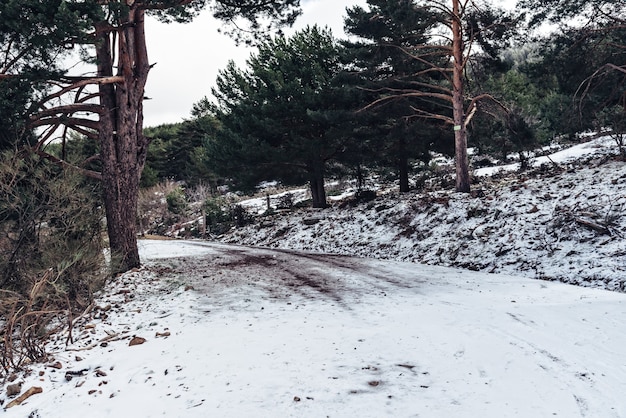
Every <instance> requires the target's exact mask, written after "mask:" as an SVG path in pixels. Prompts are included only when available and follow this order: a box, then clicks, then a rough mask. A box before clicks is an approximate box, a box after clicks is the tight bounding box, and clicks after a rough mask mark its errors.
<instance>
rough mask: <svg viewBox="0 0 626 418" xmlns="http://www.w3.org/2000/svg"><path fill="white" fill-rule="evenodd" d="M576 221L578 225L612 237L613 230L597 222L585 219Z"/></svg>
mask: <svg viewBox="0 0 626 418" xmlns="http://www.w3.org/2000/svg"><path fill="white" fill-rule="evenodd" d="M575 220H576V223H577V224H580V225H582V226H586V227H587V228H590V229H593V230H594V231H597V232H600V233H601V234H605V235H611V230H610V229H609V228H607V227H606V226H604V225H601V224H599V223H597V222H594V221H591V220H589V219H585V218H576V219H575Z"/></svg>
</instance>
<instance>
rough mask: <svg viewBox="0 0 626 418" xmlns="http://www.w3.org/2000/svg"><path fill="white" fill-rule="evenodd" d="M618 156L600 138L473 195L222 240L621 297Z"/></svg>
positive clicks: (362, 210)
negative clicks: (608, 292)
mask: <svg viewBox="0 0 626 418" xmlns="http://www.w3.org/2000/svg"><path fill="white" fill-rule="evenodd" d="M616 152H617V150H616V147H615V145H614V144H613V142H612V141H611V139H610V138H608V137H601V138H597V139H594V140H590V141H588V142H585V143H583V144H579V145H576V146H574V147H572V148H569V149H565V150H561V151H557V152H556V153H553V154H551V155H549V156H545V157H541V158H543V159H540V158H537V159H536V161H535V163H536V164H539V163H540V162H541V161H543V160H544V159H545V160H546V161H551V162H550V163H549V164H543V165H542V164H539V165H538V166H537V168H536V169H534V170H531V171H527V172H522V173H518V172H515V173H509V172H507V171H506V170H504V171H502V170H500V169H496V168H489V170H490V171H491V172H494V173H495V172H497V171H500V173H499V174H498V175H495V174H492V175H490V176H482V177H479V183H477V184H474V185H473V186H472V187H473V189H474V190H475V192H476V193H474V194H464V193H455V192H454V191H452V190H451V189H450V188H448V189H447V190H441V188H435V189H432V190H425V191H421V192H413V193H408V194H401V195H400V194H398V193H387V194H383V195H381V196H379V197H378V198H377V199H376V200H374V201H371V202H364V203H360V204H334V205H332V206H331V207H330V208H328V209H325V210H323V211H319V210H308V211H307V210H300V211H296V212H290V213H276V214H273V215H271V216H266V217H264V218H263V220H262V221H261V222H256V223H254V224H252V225H248V226H246V227H244V228H237V229H234V230H233V231H231V232H230V233H228V234H225V235H224V236H222V237H220V238H219V239H220V241H221V242H224V243H237V244H245V245H255V246H265V247H271V248H282V249H299V250H306V251H314V252H326V253H332V254H343V255H351V256H360V257H374V258H379V259H388V260H396V261H412V262H418V263H425V264H430V265H439V266H450V267H452V266H454V267H462V268H466V269H471V270H478V271H483V272H489V273H504V274H512V275H522V276H525V277H529V278H537V279H542V280H558V281H562V282H565V283H571V284H577V285H580V286H591V287H598V288H602V289H609V290H617V291H626V256H625V255H626V240H625V239H624V236H625V235H626V193H625V192H624V190H626V164H625V163H624V162H623V161H617V160H615V159H614V158H612V156H613V155H615V154H616ZM500 168H502V167H500ZM481 170H482V169H481ZM483 172H484V173H487V171H483ZM590 225H599V226H602V227H603V228H604V230H600V231H599V230H594V229H593V228H592V227H590Z"/></svg>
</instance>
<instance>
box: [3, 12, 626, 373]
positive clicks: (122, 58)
mask: <svg viewBox="0 0 626 418" xmlns="http://www.w3.org/2000/svg"><path fill="white" fill-rule="evenodd" d="M207 7H208V8H209V9H210V12H212V13H213V14H214V16H215V17H216V18H218V19H220V20H222V21H224V22H225V23H224V24H225V26H224V31H225V32H227V33H229V34H231V35H232V36H233V37H234V38H235V39H237V41H239V42H242V43H247V44H250V45H255V46H256V51H255V52H254V53H252V54H251V55H250V57H249V59H248V61H247V63H246V65H245V66H243V67H239V66H237V65H236V64H235V63H234V62H231V63H230V64H229V65H228V66H227V67H226V68H224V69H222V70H221V71H220V73H219V76H218V78H217V80H216V81H215V87H214V88H213V89H212V91H211V92H210V94H207V95H206V97H198V101H197V103H195V105H194V106H193V112H192V116H191V118H189V119H188V120H183V121H181V122H179V123H176V124H168V125H161V126H153V127H145V126H144V124H143V100H144V96H145V95H144V93H145V92H144V87H145V82H146V80H147V79H148V77H149V71H150V68H151V66H152V63H150V62H149V60H148V58H147V57H148V55H147V50H146V34H145V32H144V30H143V22H144V17H145V16H146V15H152V16H156V17H157V18H158V19H160V20H162V21H165V22H173V21H175V22H184V21H189V20H191V19H193V17H194V16H195V15H197V14H198V13H200V12H201V10H202V9H204V8H207ZM298 14H299V2H298V1H297V0H272V1H258V0H236V1H222V0H216V1H214V2H211V1H205V0H163V1H156V0H135V1H131V0H126V1H108V2H101V1H81V2H77V1H69V0H49V1H46V2H41V1H36V0H25V1H14V0H9V1H5V2H3V3H2V5H0V149H1V151H2V154H1V156H0V158H1V159H2V161H1V163H0V176H1V177H2V181H1V182H0V191H1V194H2V195H1V197H0V228H1V229H2V234H1V237H0V289H1V290H0V292H1V293H2V295H3V298H2V302H0V312H1V313H2V314H3V315H7V318H9V319H8V320H6V321H5V322H4V323H3V331H2V335H3V336H5V337H6V336H10V335H13V334H14V333H15V332H16V330H21V331H20V332H23V333H24V334H23V338H22V339H21V341H23V343H22V344H24V345H23V347H21V349H20V348H19V347H16V346H15V345H14V344H11V343H8V342H5V343H4V344H2V345H0V348H2V350H4V352H3V357H2V358H3V360H2V361H3V362H4V363H3V364H2V365H1V366H3V367H5V368H9V367H10V366H12V365H13V362H15V361H17V362H18V363H19V362H20V360H15V358H16V357H15V353H18V352H19V353H21V354H20V355H21V356H23V357H25V358H26V357H27V358H32V359H35V358H38V356H40V355H41V354H42V353H41V348H40V345H38V344H37V343H36V341H38V338H39V337H40V336H41V333H42V332H43V331H42V330H44V329H45V326H44V325H45V324H48V323H49V321H50V320H52V318H56V317H58V316H59V315H61V314H63V313H64V312H67V311H72V312H77V313H78V312H81V311H82V310H84V309H85V308H87V307H88V306H90V303H91V300H92V298H93V293H94V292H95V291H96V289H98V288H99V287H100V286H101V285H102V284H103V283H104V282H105V281H106V280H107V278H108V277H111V276H112V275H115V274H118V273H123V272H126V271H129V270H132V269H135V268H138V267H139V266H140V265H141V263H140V260H139V253H138V249H137V237H138V236H139V235H141V234H142V233H144V232H145V230H146V224H145V223H144V222H150V220H146V219H144V218H143V217H142V213H143V212H145V211H146V210H148V209H149V208H148V209H146V208H145V207H142V204H145V205H149V204H151V202H149V201H148V202H147V201H146V199H145V198H143V197H145V196H146V194H149V193H153V194H154V190H155V189H154V188H155V187H159V186H161V187H163V188H165V186H163V185H167V184H170V185H174V186H173V187H170V188H169V189H167V191H166V193H165V195H164V196H160V197H162V198H163V199H164V200H165V201H166V204H167V209H168V211H169V214H170V218H171V219H172V220H173V222H176V221H178V218H177V217H176V215H180V214H181V213H182V212H184V211H185V210H186V207H187V206H188V205H190V204H195V203H196V202H198V201H200V205H201V207H202V210H201V212H202V215H203V222H202V223H203V225H204V230H203V231H200V232H199V234H200V235H206V234H207V233H209V232H217V233H218V232H219V228H218V224H221V223H223V221H224V220H225V218H228V219H227V220H228V221H229V222H230V224H229V226H230V225H232V224H233V223H234V224H245V223H246V222H247V221H248V217H249V214H246V213H244V212H242V211H241V207H237V206H236V205H235V206H233V205H232V204H231V203H230V202H228V201H227V199H226V197H224V196H225V194H224V193H225V191H230V192H233V193H235V194H237V195H239V196H244V195H246V194H253V193H255V192H257V191H258V186H259V185H260V184H264V183H267V182H277V184H280V185H282V186H293V185H303V184H306V185H307V188H308V193H309V195H310V199H309V200H308V201H307V205H309V206H310V207H312V208H315V209H320V210H321V209H324V208H326V207H327V206H328V205H329V199H328V183H329V181H330V180H332V181H336V180H345V179H349V180H351V181H353V182H354V184H355V185H356V186H355V188H356V194H355V196H356V199H367V198H368V196H371V195H372V193H374V195H375V190H373V188H372V184H371V179H372V178H377V179H381V178H382V179H385V181H389V182H393V183H395V184H397V187H398V191H399V193H411V192H412V191H415V190H419V188H420V187H421V186H422V183H421V182H420V179H423V178H426V177H429V176H437V175H439V174H438V173H439V171H437V170H436V168H437V163H436V162H435V160H436V158H437V157H439V156H444V157H447V158H451V159H453V161H454V173H448V174H450V176H449V181H447V180H448V178H446V179H445V180H446V181H441V182H440V183H439V184H440V185H441V187H442V188H447V189H454V190H456V191H457V192H459V193H471V192H472V187H473V184H474V182H475V179H474V177H473V175H472V170H473V169H475V168H478V167H482V166H485V165H492V164H495V163H496V162H508V161H511V160H512V159H515V160H518V161H520V163H521V169H522V170H523V169H525V168H528V166H529V162H530V160H531V158H532V157H533V156H536V155H537V153H538V152H541V150H542V149H543V148H544V147H546V146H549V145H552V144H555V143H568V144H575V143H579V142H581V141H585V140H587V138H589V133H590V132H591V133H603V134H605V135H610V136H611V137H612V138H614V142H615V147H616V149H617V150H618V157H619V158H621V159H626V148H625V147H626V143H625V142H624V135H625V134H626V118H625V116H626V96H625V89H624V82H625V81H626V4H625V3H623V2H614V1H608V0H604V1H603V0H574V1H569V2H561V1H557V0H549V1H545V0H542V1H539V0H520V1H519V2H518V3H517V5H516V7H515V8H514V9H510V10H509V9H502V8H499V7H496V6H494V5H493V4H490V3H489V2H487V1H482V0H388V1H384V0H369V1H368V2H367V5H366V6H364V7H362V6H353V7H350V8H348V9H347V10H346V11H345V17H344V22H345V32H346V35H348V36H347V37H345V38H340V37H336V35H335V34H333V33H332V32H331V31H330V30H329V29H327V28H325V27H323V26H322V25H315V26H310V27H307V28H305V29H303V30H300V31H297V32H296V33H294V34H292V35H289V36H288V35H284V34H283V33H282V32H281V30H280V28H281V27H284V26H289V25H291V24H292V23H293V22H294V21H295V20H296V19H297V17H298ZM229 22H230V24H231V26H228V24H229ZM70 53H77V54H79V56H80V57H81V60H83V61H84V62H85V63H88V64H90V65H92V66H93V67H94V68H95V70H94V72H93V73H92V74H88V75H85V76H80V77H79V76H69V75H68V71H69V70H70V69H69V68H66V67H65V65H66V62H67V61H66V60H64V57H67V55H68V54H70ZM208 88H209V87H208V86H207V89H208ZM207 93H208V92H207ZM583 134H584V135H583ZM142 199H143V200H142ZM148 200H149V199H148ZM146 202H147V203H146ZM285 204H286V206H287V207H291V205H290V204H289V202H285ZM207 227H213V230H210V231H207ZM104 248H108V249H109V252H108V253H105V252H103V249H104ZM5 341H7V340H6V339H5ZM13 350H16V351H15V353H14V352H13ZM20 350H21V351H20Z"/></svg>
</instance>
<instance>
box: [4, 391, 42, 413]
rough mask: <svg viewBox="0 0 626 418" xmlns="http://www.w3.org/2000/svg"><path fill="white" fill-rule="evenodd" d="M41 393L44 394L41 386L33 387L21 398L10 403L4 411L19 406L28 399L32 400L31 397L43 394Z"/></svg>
mask: <svg viewBox="0 0 626 418" xmlns="http://www.w3.org/2000/svg"><path fill="white" fill-rule="evenodd" d="M41 392H43V389H42V388H40V387H39V386H33V387H32V388H30V389H28V390H27V391H26V392H24V393H22V394H21V395H20V396H19V397H17V398H15V399H13V400H12V401H11V402H9V403H8V404H7V406H5V407H4V409H9V408H12V407H14V406H17V405H19V404H21V403H22V402H24V401H25V400H26V399H28V398H30V397H31V396H33V395H36V394H37V393H41Z"/></svg>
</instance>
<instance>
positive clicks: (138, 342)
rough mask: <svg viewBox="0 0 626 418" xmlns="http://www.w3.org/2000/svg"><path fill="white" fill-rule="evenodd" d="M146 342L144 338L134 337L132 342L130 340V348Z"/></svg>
mask: <svg viewBox="0 0 626 418" xmlns="http://www.w3.org/2000/svg"><path fill="white" fill-rule="evenodd" d="M145 342H146V339H145V338H142V337H133V338H132V340H130V342H129V343H128V346H129V347H132V346H133V345H139V344H143V343H145Z"/></svg>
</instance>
